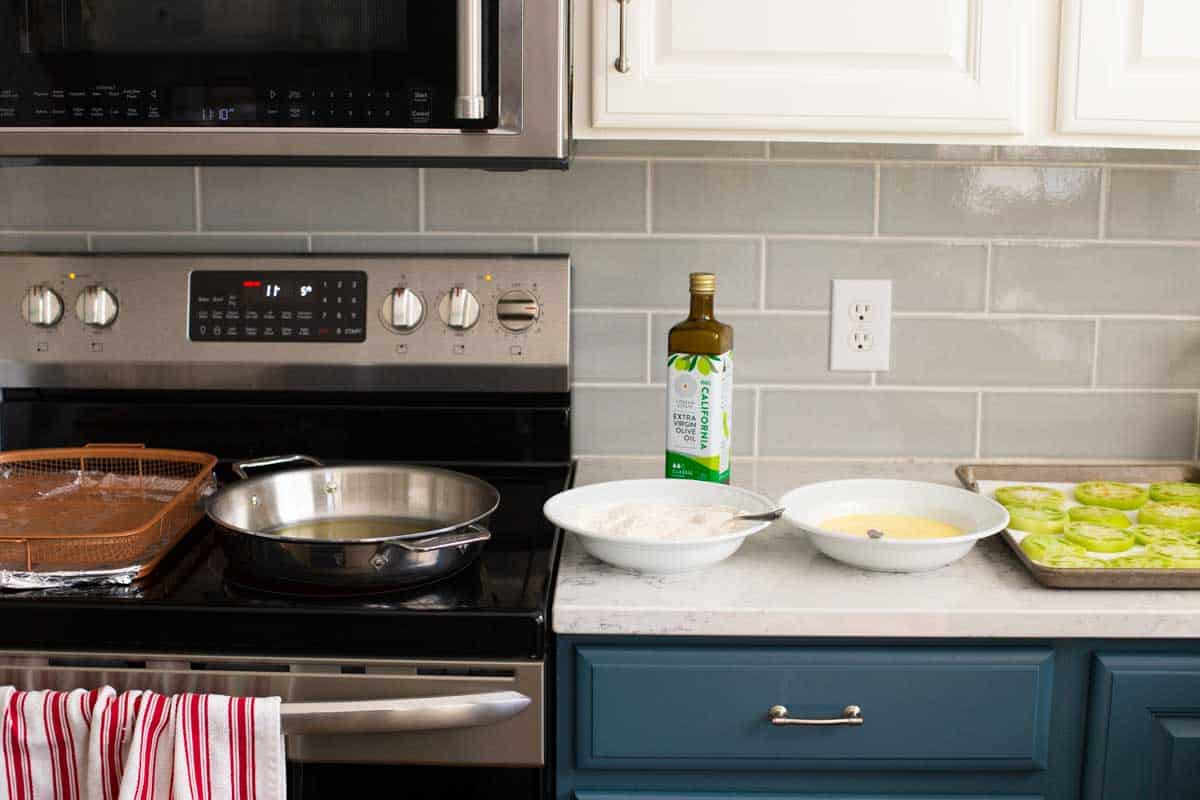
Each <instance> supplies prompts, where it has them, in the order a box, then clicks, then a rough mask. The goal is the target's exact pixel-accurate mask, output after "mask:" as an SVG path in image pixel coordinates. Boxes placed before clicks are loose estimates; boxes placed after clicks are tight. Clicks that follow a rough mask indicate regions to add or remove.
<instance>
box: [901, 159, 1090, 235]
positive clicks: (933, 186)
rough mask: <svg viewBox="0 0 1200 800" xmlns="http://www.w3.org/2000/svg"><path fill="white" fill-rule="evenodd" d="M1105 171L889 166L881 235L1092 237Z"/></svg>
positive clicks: (1071, 168) (1043, 168)
mask: <svg viewBox="0 0 1200 800" xmlns="http://www.w3.org/2000/svg"><path fill="white" fill-rule="evenodd" d="M1100 183H1101V181H1100V170H1099V169H1097V168H1094V167H1053V166H1045V167H1043V166H1032V167H1025V166H996V165H972V166H890V165H885V166H884V167H883V169H882V172H881V175H880V200H879V203H880V210H879V230H880V232H881V233H885V234H896V235H901V234H910V235H920V236H1066V237H1075V236H1095V235H1097V233H1098V231H1099V227H1100Z"/></svg>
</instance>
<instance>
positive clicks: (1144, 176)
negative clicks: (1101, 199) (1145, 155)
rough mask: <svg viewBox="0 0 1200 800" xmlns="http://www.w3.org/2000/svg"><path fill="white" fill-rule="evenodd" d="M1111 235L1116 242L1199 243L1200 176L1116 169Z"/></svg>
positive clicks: (1184, 172)
mask: <svg viewBox="0 0 1200 800" xmlns="http://www.w3.org/2000/svg"><path fill="white" fill-rule="evenodd" d="M1110 185H1111V195H1110V197H1109V201H1108V235H1109V236H1111V237H1113V238H1114V239H1120V238H1128V239H1200V172H1197V171H1194V170H1164V169H1154V170H1138V169H1114V170H1112V178H1111V181H1110Z"/></svg>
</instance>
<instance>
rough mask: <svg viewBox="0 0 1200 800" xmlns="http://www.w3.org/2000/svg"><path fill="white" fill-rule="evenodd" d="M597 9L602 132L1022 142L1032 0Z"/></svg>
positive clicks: (697, 3)
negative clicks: (998, 137) (622, 57)
mask: <svg viewBox="0 0 1200 800" xmlns="http://www.w3.org/2000/svg"><path fill="white" fill-rule="evenodd" d="M619 9H620V3H619V2H618V0H592V11H593V18H592V24H593V57H594V63H593V72H592V75H593V120H592V122H593V125H594V126H595V127H643V128H694V129H705V128H708V129H722V128H723V129H745V128H753V129H762V130H770V129H777V130H789V129H790V130H843V131H856V132H862V131H874V132H893V131H896V132H901V131H907V132H922V131H924V132H964V133H1018V132H1020V131H1021V130H1022V126H1023V115H1022V110H1023V109H1022V103H1023V97H1024V94H1025V81H1026V80H1027V68H1028V67H1027V61H1028V47H1027V37H1028V27H1029V22H1030V17H1029V7H1028V3H1027V0H905V2H903V3H896V2H895V1H894V0H839V2H837V3H830V2H828V0H739V2H737V3H730V2H727V0H632V1H631V2H630V3H629V4H628V6H627V14H628V23H629V24H628V30H627V33H626V45H627V47H628V49H629V55H630V66H631V69H630V71H629V72H628V73H625V74H622V73H621V72H619V71H618V70H617V69H616V67H615V62H616V60H617V58H618V55H619V52H620V47H621V36H620V24H619V19H620V10H619Z"/></svg>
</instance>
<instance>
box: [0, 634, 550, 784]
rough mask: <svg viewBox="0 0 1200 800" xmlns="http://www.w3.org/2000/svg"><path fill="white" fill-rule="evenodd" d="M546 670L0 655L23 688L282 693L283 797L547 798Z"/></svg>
mask: <svg viewBox="0 0 1200 800" xmlns="http://www.w3.org/2000/svg"><path fill="white" fill-rule="evenodd" d="M543 680H544V678H543V665H542V664H541V663H539V662H528V661H517V662H509V661H415V660H403V661H400V660H371V659H366V660H362V659H352V660H342V659H338V660H334V659H304V660H295V659H282V658H255V659H252V660H251V659H245V658H230V657H222V656H198V655H188V656H180V655H162V654H155V655H146V654H113V653H30V652H18V651H4V652H3V653H0V686H6V685H13V686H16V687H17V688H19V689H26V690H33V689H59V690H70V689H75V688H95V687H98V686H105V685H107V686H112V687H113V688H115V689H117V690H118V691H123V690H128V689H151V690H153V691H156V692H159V693H163V694H175V693H179V692H205V693H214V694H225V695H234V696H257V697H263V696H279V697H281V698H282V699H283V701H284V702H283V706H282V715H283V726H284V731H285V733H286V734H287V739H286V741H287V748H286V749H287V756H288V775H289V797H292V798H302V800H310V798H324V797H350V796H369V795H370V792H367V789H369V788H371V787H374V788H375V789H378V787H380V786H383V785H395V786H403V787H404V790H403V794H404V796H405V797H406V798H416V799H417V800H424V799H427V798H443V797H455V798H473V797H488V796H490V797H495V796H497V795H496V790H497V787H504V789H505V791H504V792H503V793H502V796H505V797H512V798H538V797H542V796H543V793H544V787H545V784H546V773H545V770H544V769H543V767H544V764H545V735H546V734H545V720H544V715H545V710H544V705H543V696H544V688H545V687H544V685H543ZM393 782H394V783H393ZM354 787H362V789H363V790H364V792H366V793H364V794H362V795H358V794H357V793H356V792H355V791H354Z"/></svg>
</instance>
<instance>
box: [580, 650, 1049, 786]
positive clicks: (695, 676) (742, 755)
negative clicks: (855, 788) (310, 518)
mask: <svg viewBox="0 0 1200 800" xmlns="http://www.w3.org/2000/svg"><path fill="white" fill-rule="evenodd" d="M1052 671H1053V667H1052V653H1051V651H1050V650H1048V649H1045V648H1003V649H1001V648H997V649H991V648H969V649H968V648H901V647H896V648H862V649H858V648H836V649H835V648H831V649H823V648H822V649H818V648H775V647H771V648H742V647H667V648H618V647H603V646H584V647H580V648H579V649H578V651H577V662H576V693H575V697H576V704H577V708H576V725H577V726H578V727H577V730H576V739H575V741H576V751H575V757H576V765H577V766H578V767H579V768H581V769H636V770H681V769H683V770H713V769H724V770H764V769H766V770H796V769H810V770H812V769H817V770H819V769H853V770H897V769H904V770H980V769H985V770H1036V769H1043V768H1045V765H1046V750H1047V739H1048V734H1049V723H1050V691H1051V678H1052ZM852 705H853V706H858V707H859V708H860V709H861V724H855V723H848V724H833V725H828V724H825V725H822V724H783V723H786V722H787V721H788V720H792V721H795V720H798V719H799V720H814V721H817V722H821V721H828V720H839V719H841V720H842V721H843V722H846V718H847V717H849V716H850V715H848V714H846V709H847V707H848V706H852ZM777 706H783V707H786V709H787V711H786V716H781V712H780V711H779V710H778V709H776V712H775V713H776V716H779V717H780V718H779V719H778V720H776V722H775V723H773V722H772V719H771V710H772V708H773V707H777Z"/></svg>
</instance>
